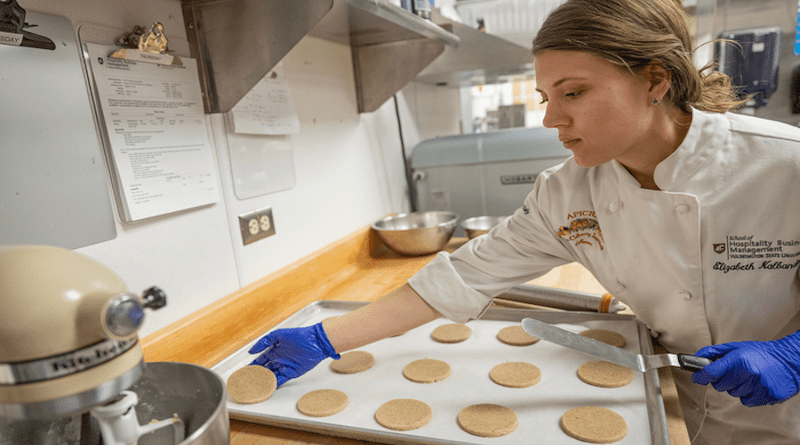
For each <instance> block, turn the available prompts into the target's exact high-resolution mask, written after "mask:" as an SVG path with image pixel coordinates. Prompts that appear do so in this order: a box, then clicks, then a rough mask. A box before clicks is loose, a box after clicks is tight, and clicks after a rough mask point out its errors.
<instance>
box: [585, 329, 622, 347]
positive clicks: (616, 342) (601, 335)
mask: <svg viewBox="0 0 800 445" xmlns="http://www.w3.org/2000/svg"><path fill="white" fill-rule="evenodd" d="M580 334H581V335H583V336H584V337H589V338H593V339H595V340H598V341H601V342H603V343H607V344H609V345H612V346H616V347H618V348H624V347H625V345H626V344H627V342H626V341H625V337H623V336H622V335H620V334H618V333H616V332H614V331H608V330H605V329H587V330H585V331H583V332H581V333H580Z"/></svg>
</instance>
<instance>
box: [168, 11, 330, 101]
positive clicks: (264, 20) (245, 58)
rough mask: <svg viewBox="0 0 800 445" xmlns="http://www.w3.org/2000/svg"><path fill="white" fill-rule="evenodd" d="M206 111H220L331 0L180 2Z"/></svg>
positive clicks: (301, 33)
mask: <svg viewBox="0 0 800 445" xmlns="http://www.w3.org/2000/svg"><path fill="white" fill-rule="evenodd" d="M182 4H183V19H184V23H185V25H186V34H187V38H188V39H189V44H190V48H191V53H192V57H194V58H195V59H197V61H198V70H199V71H200V82H201V86H202V89H203V102H204V104H205V111H206V113H218V112H226V111H228V110H230V109H231V108H233V106H234V105H236V103H237V102H239V100H240V99H241V98H242V97H244V95H245V94H247V92H248V91H250V90H251V89H252V88H253V86H255V85H256V83H258V81H260V80H261V79H262V78H263V77H264V76H265V75H266V74H267V73H268V72H269V70H271V69H272V68H273V67H274V66H275V65H276V64H277V63H278V62H280V60H281V59H282V58H283V56H284V55H286V53H288V52H289V50H291V49H292V48H293V47H294V46H295V45H296V44H297V42H299V41H300V39H302V38H303V36H305V35H306V33H307V32H308V30H309V29H311V28H312V27H314V25H316V24H317V23H318V22H319V21H320V19H322V17H324V16H325V14H327V13H328V11H330V10H331V8H332V7H333V0H291V1H282V0H183V1H182Z"/></svg>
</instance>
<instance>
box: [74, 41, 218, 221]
mask: <svg viewBox="0 0 800 445" xmlns="http://www.w3.org/2000/svg"><path fill="white" fill-rule="evenodd" d="M86 47H87V51H88V54H89V62H90V66H91V70H92V75H93V78H94V86H95V93H96V95H97V105H98V108H99V110H98V111H99V114H100V117H101V120H102V124H103V125H101V127H102V128H103V130H104V142H105V145H106V151H107V153H108V154H109V159H110V160H111V161H112V163H113V166H112V168H111V172H112V182H113V183H114V188H115V193H116V195H117V200H118V203H119V209H120V217H121V219H122V220H123V221H127V222H133V221H138V220H142V219H146V218H151V217H155V216H159V215H164V214H167V213H172V212H177V211H180V210H186V209H190V208H194V207H199V206H203V205H207V204H213V203H215V202H216V201H217V199H218V191H217V178H216V170H215V167H214V162H213V159H212V152H211V146H210V143H209V139H208V132H207V128H206V120H205V113H204V109H203V99H202V93H201V89H200V81H199V78H198V74H197V63H196V61H195V60H194V59H190V58H182V61H183V66H172V65H157V64H152V63H143V62H136V61H131V60H125V59H118V58H112V57H109V55H110V54H112V53H113V52H114V51H115V50H117V49H118V48H117V47H114V46H104V45H96V44H91V43H89V44H87V45H86Z"/></svg>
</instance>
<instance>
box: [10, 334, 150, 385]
mask: <svg viewBox="0 0 800 445" xmlns="http://www.w3.org/2000/svg"><path fill="white" fill-rule="evenodd" d="M137 341H138V340H137V339H136V338H135V337H134V338H132V339H129V340H113V339H108V340H104V341H102V342H100V343H95V344H93V345H91V346H88V347H86V348H83V349H79V350H77V351H73V352H70V353H68V354H61V355H57V356H53V357H47V358H43V359H40V360H31V361H28V362H18V363H0V385H17V384H21V383H32V382H39V381H42V380H50V379H53V378H57V377H63V376H67V375H70V374H74V373H76V372H80V371H83V370H85V369H89V368H92V367H94V366H97V365H100V364H103V363H105V362H107V361H109V360H111V359H113V358H115V357H118V356H120V355H122V354H123V353H124V352H126V351H128V350H129V349H131V348H132V347H133V346H134V345H136V342H137Z"/></svg>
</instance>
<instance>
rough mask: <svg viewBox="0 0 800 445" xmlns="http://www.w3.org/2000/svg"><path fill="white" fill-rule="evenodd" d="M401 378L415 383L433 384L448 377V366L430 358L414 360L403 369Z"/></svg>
mask: <svg viewBox="0 0 800 445" xmlns="http://www.w3.org/2000/svg"><path fill="white" fill-rule="evenodd" d="M403 376H405V378H407V379H409V380H411V381H412V382H417V383H434V382H441V381H442V380H444V379H446V378H448V377H450V365H448V364H447V363H445V362H443V361H441V360H436V359H432V358H423V359H420V360H414V361H413V362H411V363H409V364H407V365H406V367H405V368H403Z"/></svg>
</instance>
